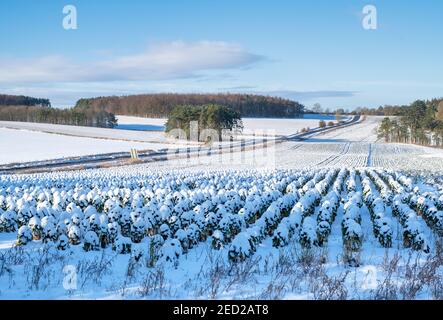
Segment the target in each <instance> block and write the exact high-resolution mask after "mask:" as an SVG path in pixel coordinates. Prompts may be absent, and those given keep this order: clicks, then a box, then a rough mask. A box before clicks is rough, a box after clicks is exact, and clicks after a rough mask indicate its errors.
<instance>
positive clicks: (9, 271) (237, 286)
mask: <svg viewBox="0 0 443 320" xmlns="http://www.w3.org/2000/svg"><path fill="white" fill-rule="evenodd" d="M379 121H380V118H375V117H369V118H368V119H367V120H366V121H365V122H363V123H361V124H358V125H356V126H353V127H350V128H344V129H338V130H336V131H333V132H329V133H327V134H324V135H322V136H316V137H313V138H312V139H310V140H308V141H304V142H298V141H290V142H285V143H281V144H277V145H272V144H270V145H269V148H266V149H257V150H255V151H252V150H249V151H245V152H243V153H233V154H229V153H228V154H224V155H222V156H219V155H213V156H207V155H202V156H201V157H198V158H190V159H184V160H171V161H166V162H158V163H149V164H141V165H133V166H124V167H118V168H109V169H100V170H83V171H74V172H62V173H48V174H34V175H17V176H14V175H12V176H9V175H3V176H0V216H1V218H0V228H5V226H10V225H11V224H13V223H14V222H13V221H12V220H11V214H10V213H8V214H6V212H11V211H12V212H13V214H12V217H16V220H15V221H17V222H18V221H23V219H26V216H28V219H29V214H30V215H36V216H38V217H39V219H41V220H40V221H43V219H42V217H44V216H53V217H54V219H56V220H55V222H56V223H60V222H61V221H63V223H64V224H65V225H66V224H67V225H68V226H76V225H78V228H77V229H78V231H79V241H80V243H79V244H76V245H74V244H72V245H70V246H69V247H68V248H66V250H58V249H56V247H55V246H57V245H59V242H57V241H59V240H57V241H56V243H55V244H51V243H50V242H49V244H46V245H44V244H43V243H42V240H33V241H31V242H30V243H29V244H27V245H25V246H23V247H18V248H11V246H13V244H14V242H15V240H16V239H17V230H15V231H12V232H0V299H103V298H104V299H199V298H210V299H233V298H236V299H443V253H442V250H441V247H442V246H441V242H442V235H443V211H442V210H443V161H442V157H443V151H442V150H438V149H432V148H425V147H419V146H413V145H404V144H385V143H383V142H382V141H378V140H377V137H376V134H375V131H374V128H375V127H376V126H377V123H378V122H379ZM3 130H6V129H3ZM18 132H19V131H18ZM32 134H36V133H35V132H33V133H32ZM39 134H43V133H39ZM45 135H48V134H45ZM49 136H56V137H58V136H57V135H49ZM60 137H61V136H60ZM10 138H12V137H10ZM66 138H72V137H67V136H63V139H66ZM82 139H84V138H82ZM0 141H1V135H0ZM10 146H11V145H9V147H10ZM255 169H257V170H255ZM275 169H277V170H275ZM177 191H180V193H177ZM232 191H233V192H232ZM240 195H244V197H240ZM246 195H248V196H249V197H246ZM186 199H188V200H190V201H191V202H187V200H186ZM247 199H248V200H247ZM265 199H268V200H265ZM206 200H208V201H206ZM246 202H248V203H246ZM219 204H223V208H225V209H221V208H220V207H219V206H218V205H219ZM286 205H287V208H288V209H289V210H290V212H288V209H284V210H283V209H282V208H283V207H284V206H286ZM276 206H277V207H278V208H280V209H278V210H276ZM282 206H283V207H282ZM251 208H255V209H251ZM297 208H298V209H297ZM331 208H333V209H331ZM95 210H96V211H97V213H95V217H94V218H91V216H92V215H93V214H94V212H95ZM188 210H189V211H188ZM190 210H192V211H190ZM251 210H252V211H251ZM253 210H257V213H256V215H254V216H253V217H251V216H250V214H251V212H252V213H254V212H255V211H253ZM299 210H301V212H302V213H301V216H299V215H300V213H298V212H299ZM325 210H326V211H327V212H326V213H325ZM328 212H330V213H332V212H334V214H333V215H332V216H331V215H328ZM214 213H215V215H214ZM417 213H418V214H417ZM287 214H289V217H290V219H286V220H285V219H282V218H283V216H286V215H287ZM172 216H175V217H176V218H172ZM248 217H249V218H248ZM177 218H178V220H179V221H180V222H179V223H178V222H177ZM12 219H14V218H12ZM79 219H80V220H79ZM138 219H143V223H145V224H140V223H139V220H138ZM297 219H300V220H297ZM324 219H326V220H324ZM350 219H352V220H353V222H352V223H351V221H350ZM98 220H99V221H101V222H100V223H103V224H105V221H106V223H107V222H110V221H114V222H116V223H117V225H118V227H117V229H119V230H120V231H118V232H126V235H125V236H130V237H132V236H133V235H136V236H137V235H138V233H137V230H138V229H137V228H140V225H142V226H144V228H145V229H144V230H145V232H144V233H143V234H144V238H143V240H142V241H141V242H140V243H135V242H134V243H132V252H131V253H130V254H119V253H118V252H117V251H114V250H113V246H112V245H111V244H108V245H107V247H106V248H105V249H98V250H97V251H95V250H94V251H90V252H85V251H84V249H83V245H84V244H85V243H86V242H85V241H86V237H85V234H86V232H87V231H88V230H89V231H91V230H95V231H94V232H98V233H100V232H103V234H106V232H108V231H103V230H108V229H102V227H101V226H100V228H97V225H96V222H95V221H98ZM11 221H12V222H11ZM297 221H298V222H297ZM324 221H326V222H328V224H322V228H326V229H320V227H319V226H320V222H324ZM345 222H346V223H345ZM21 223H23V222H21ZM128 224H129V225H128ZM28 225H29V226H30V227H32V228H35V220H34V222H33V223H31V224H30V223H29V222H28ZM328 225H329V227H327V226H328ZM128 226H129V227H128ZM345 226H346V229H344V228H345ZM107 227H109V225H107ZM176 228H179V229H181V230H182V231H183V232H181V231H180V232H178V231H179V230H177V229H176ZM328 228H329V229H328ZM77 229H76V228H73V230H77ZM36 230H38V229H36ZM45 230H47V231H45V232H48V234H49V235H50V236H51V235H52V233H51V232H49V231H48V230H51V229H50V228H48V227H46V229H45ZM56 230H59V231H56V232H61V233H63V232H65V231H63V230H65V229H63V227H62V226H60V228H58V227H57V228H56ZM69 230H71V229H69ZM100 230H102V231H100ZM122 230H126V231H122ZM168 230H169V231H168ZM172 230H173V231H172ZM216 230H219V231H220V232H221V234H222V235H223V237H222V238H220V237H219V234H220V233H217V232H215V231H216ZM317 230H329V231H328V232H327V233H326V234H327V236H326V238H327V241H326V242H325V243H324V244H322V245H320V244H318V243H317V244H316V243H315V241H316V240H315V239H317V241H318V238H317V237H319V234H318V233H317ZM343 230H346V232H343ZM66 232H67V231H66ZM76 232H77V231H75V232H73V233H72V234H71V235H72V237H73V239H74V240H75V239H76V238H75V236H76V235H77V233H76ZM127 232H129V233H127ZM239 232H240V233H239ZM56 234H58V233H56ZM69 234H70V233H68V234H67V235H69ZM148 234H149V235H148ZM154 234H155V236H154ZM216 235H217V236H216ZM70 237H71V236H70ZM159 237H160V238H159ZM163 237H164V238H166V239H167V241H166V242H163V241H162V240H161V239H163ZM355 237H356V238H355ZM405 237H406V238H405ZM88 239H89V238H88ZM134 239H135V238H134ZM220 239H224V240H223V241H222V245H221V247H222V248H221V249H220V250H216V249H214V247H213V246H214V245H217V244H220ZM276 239H277V240H278V242H276ZM356 239H357V240H356ZM405 239H406V240H405ZM388 240H389V241H390V246H388V245H386V243H387V241H388ZM88 241H89V240H88ZM129 241H132V240H129ZM134 241H135V240H134ZM137 241H138V240H137ZM177 241H178V242H177ZM349 241H351V242H349ZM355 241H357V242H355ZM389 241H388V242H389ZM279 243H280V244H281V243H283V245H281V246H280V245H279ZM409 245H411V246H412V248H409V247H408V246H409ZM353 246H355V247H353ZM357 247H358V249H357ZM118 248H120V247H116V248H115V249H116V250H119V249H118ZM184 248H187V249H186V250H185V251H186V252H185V251H184ZM350 248H354V249H350ZM229 257H231V258H232V257H234V258H239V257H243V258H244V259H243V258H242V259H239V260H241V261H237V262H234V261H233V260H232V259H230V258H229ZM73 276H74V278H73Z"/></svg>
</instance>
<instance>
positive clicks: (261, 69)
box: [0, 0, 443, 109]
mask: <svg viewBox="0 0 443 320" xmlns="http://www.w3.org/2000/svg"><path fill="white" fill-rule="evenodd" d="M68 4H72V5H74V6H75V7H76V8H77V18H78V29H77V30H65V29H64V28H63V27H62V21H63V18H64V14H63V12H62V10H63V7H64V6H65V5H68ZM367 4H371V5H374V6H375V7H376V8H377V16H378V20H377V23H378V26H377V30H365V29H364V28H363V27H362V19H363V13H362V9H363V7H364V6H365V5H367ZM442 16H443V2H442V1H439V0H434V1H431V0H425V1H416V0H413V1H401V0H390V1H387V0H384V1H360V0H335V1H327V0H314V1H294V0H291V1H289V0H288V1H279V0H275V1H265V0H255V1H251V0H241V1H239V0H236V1H235V0H218V1H216V0H206V1H203V0H200V1H196V0H186V1H179V0H162V1H146V0H145V1H141V0H140V1H137V0H129V1H117V0H106V1H105V0H84V1H83V0H79V1H74V0H72V1H59V0H39V1H31V0H2V1H1V2H0V39H1V40H2V41H1V43H2V45H1V50H0V92H1V93H10V94H26V95H32V96H39V97H48V98H50V99H51V101H52V103H53V105H54V106H63V107H64V106H71V105H73V104H74V103H75V101H76V100H77V99H78V98H80V97H93V96H99V95H113V94H116V95H120V94H133V93H145V92H146V93H147V92H228V91H229V92H252V93H265V94H271V95H280V96H284V97H288V98H292V99H294V100H298V101H301V102H302V103H304V104H305V105H307V106H311V105H312V104H314V103H316V102H319V103H321V104H322V105H323V106H324V107H325V108H336V107H345V108H349V109H353V108H355V107H358V106H368V107H376V106H379V105H383V104H400V103H410V102H412V101H413V100H416V99H426V98H432V97H442V96H443V79H442V77H441V75H442V74H443V62H442V58H441V57H442V53H443V41H442V40H443V39H442V36H443V19H442Z"/></svg>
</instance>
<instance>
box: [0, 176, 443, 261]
mask: <svg viewBox="0 0 443 320" xmlns="http://www.w3.org/2000/svg"><path fill="white" fill-rule="evenodd" d="M339 210H340V212H342V214H340V219H336V217H337V213H338V212H339ZM442 210H443V196H442V188H441V186H439V185H436V184H434V185H429V184H426V183H425V182H423V179H421V178H420V179H419V177H418V176H417V177H414V176H409V175H408V174H406V173H402V172H394V171H386V170H381V169H371V168H363V169H350V170H348V169H345V168H342V169H326V168H325V169H306V170H274V171H255V170H242V171H166V172H161V171H157V172H153V171H147V170H146V169H142V168H141V167H134V168H132V169H130V170H123V169H103V170H91V171H81V172H62V173H48V174H34V175H12V176H2V177H0V233H15V234H16V242H15V244H14V245H15V246H23V247H26V246H27V245H29V244H31V243H32V244H34V245H38V244H50V245H53V246H54V247H55V248H57V249H58V250H62V251H63V250H68V249H69V248H70V247H81V248H83V250H84V251H85V252H89V251H97V250H114V251H115V252H116V253H117V254H126V253H132V254H135V255H138V256H145V257H146V258H147V259H148V260H149V261H150V264H151V265H155V264H156V263H158V262H166V263H171V264H173V265H177V264H178V262H179V258H180V256H182V255H186V254H189V252H190V250H193V248H194V247H197V246H199V245H200V244H201V243H204V242H207V243H210V246H211V248H212V249H213V250H221V251H223V252H226V255H227V257H228V259H229V260H230V261H232V262H237V261H243V260H245V259H247V258H248V257H251V256H253V255H254V254H255V253H256V251H257V248H258V247H259V246H260V245H261V244H262V243H263V242H264V241H265V240H266V239H268V238H269V239H272V241H271V242H272V245H273V246H274V247H278V248H279V247H285V246H287V245H290V244H295V245H300V246H301V248H304V249H306V250H309V249H311V248H313V247H323V246H326V244H327V243H328V239H329V238H330V236H331V233H332V230H333V229H334V228H333V225H334V224H339V225H340V227H339V229H338V230H341V238H342V242H343V250H344V251H345V252H347V253H355V252H359V251H360V250H361V248H362V246H363V244H364V242H365V241H367V239H366V236H365V233H364V231H365V230H364V226H363V224H364V222H365V221H368V223H370V224H372V228H371V229H372V230H371V232H372V234H373V235H374V237H375V239H376V240H377V241H378V244H377V245H378V246H380V247H382V248H390V247H392V245H393V241H394V240H395V237H394V230H397V229H396V228H395V226H397V227H398V228H401V232H402V237H403V241H402V246H403V247H404V248H412V249H414V250H420V251H424V252H430V251H432V250H433V247H434V243H435V241H434V240H435V238H437V237H441V236H442V235H443V211H442ZM366 215H369V216H368V217H367V218H368V219H365V218H366ZM335 230H337V228H335ZM433 239H434V240H433Z"/></svg>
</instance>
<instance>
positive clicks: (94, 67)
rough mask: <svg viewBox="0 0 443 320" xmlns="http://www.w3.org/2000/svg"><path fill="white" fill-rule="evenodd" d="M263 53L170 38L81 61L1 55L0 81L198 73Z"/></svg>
mask: <svg viewBox="0 0 443 320" xmlns="http://www.w3.org/2000/svg"><path fill="white" fill-rule="evenodd" d="M262 59H263V57H262V56H259V55H256V54H253V53H250V52H248V51H247V50H245V49H244V48H243V47H241V46H240V45H237V44H232V43H227V42H217V41H200V42H183V41H176V42H169V43H160V44H156V45H152V46H150V47H148V49H147V50H146V51H145V52H142V53H139V54H134V55H127V56H120V57H113V58H109V57H108V58H106V59H105V60H102V61H86V62H79V61H73V60H70V59H67V58H65V57H62V56H45V57H39V58H34V59H1V58H0V83H4V84H5V83H9V84H12V83H16V84H17V83H37V82H40V83H41V82H47V83H50V82H102V81H147V80H166V79H179V78H188V77H198V76H200V75H201V73H202V72H204V71H211V70H222V69H234V68H242V67H245V66H248V65H250V64H252V63H254V62H257V61H260V60H262Z"/></svg>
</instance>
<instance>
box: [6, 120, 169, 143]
mask: <svg viewBox="0 0 443 320" xmlns="http://www.w3.org/2000/svg"><path fill="white" fill-rule="evenodd" d="M0 128H10V129H21V130H29V131H37V132H45V133H53V134H59V135H66V136H75V137H82V138H99V139H110V140H122V141H133V142H150V143H163V144H165V143H168V140H167V139H166V137H165V135H164V134H163V133H162V132H140V131H133V130H116V129H105V128H94V127H80V126H67V125H57V124H47V123H33V122H12V121H0Z"/></svg>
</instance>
